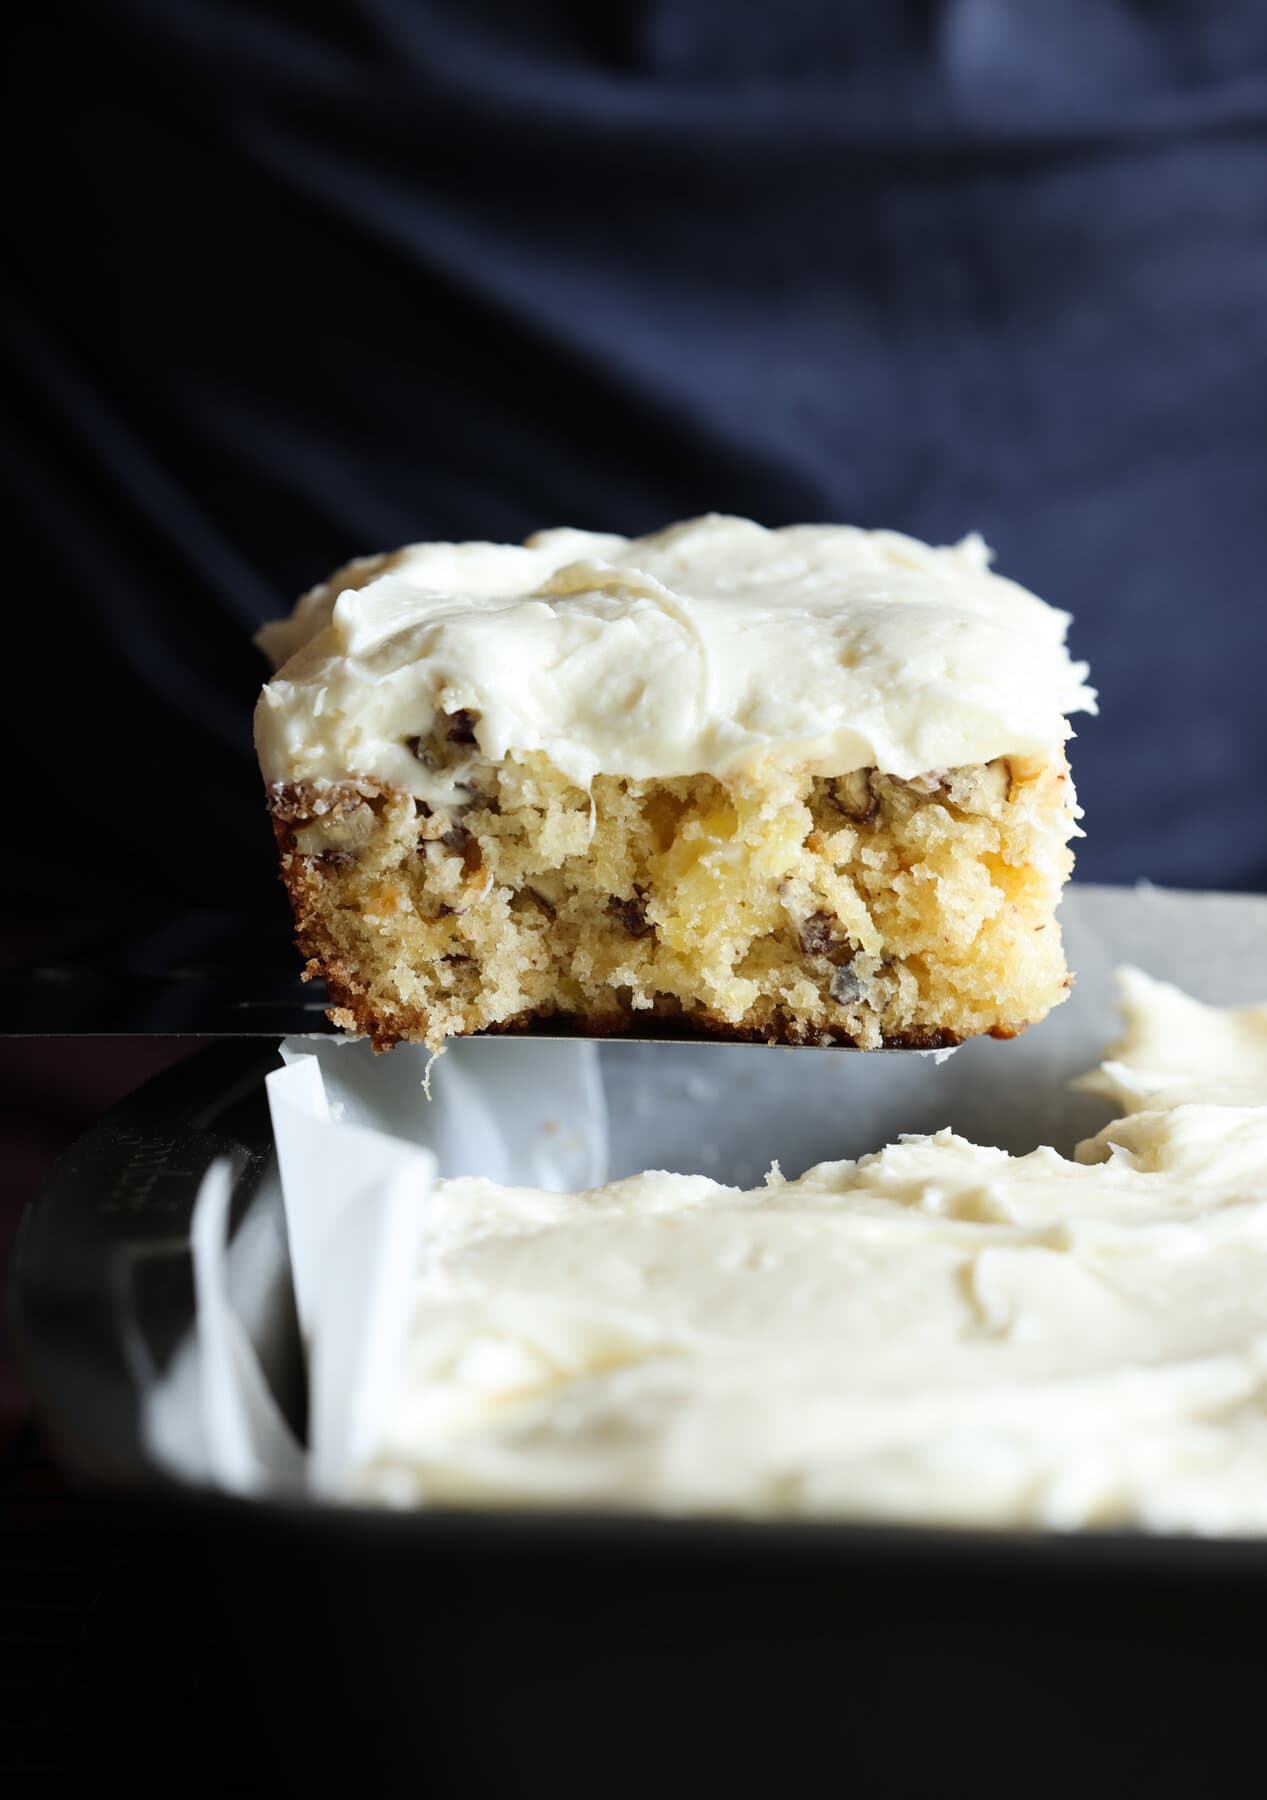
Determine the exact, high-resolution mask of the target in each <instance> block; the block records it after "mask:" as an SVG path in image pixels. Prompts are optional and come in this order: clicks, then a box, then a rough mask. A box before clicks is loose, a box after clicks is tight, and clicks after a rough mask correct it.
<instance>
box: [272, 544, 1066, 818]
mask: <svg viewBox="0 0 1267 1800" xmlns="http://www.w3.org/2000/svg"><path fill="white" fill-rule="evenodd" d="M988 559H989V553H988V551H987V550H986V548H985V546H984V545H983V544H982V542H981V540H980V539H979V538H976V537H969V538H966V539H965V540H964V541H963V542H962V543H961V544H958V545H956V546H954V547H953V548H946V549H933V548H930V547H929V546H928V545H926V544H922V543H919V542H918V541H916V540H915V539H913V538H908V537H903V536H901V535H900V534H898V533H896V532H879V531H877V532H869V531H861V530H857V529H855V528H853V527H851V526H843V525H801V526H791V527H788V528H786V529H784V530H781V531H766V530H764V529H763V528H762V527H761V526H759V525H755V524H752V523H751V522H749V521H748V520H744V519H734V518H723V517H717V516H709V517H705V518H701V519H695V520H691V521H689V522H687V523H685V524H681V525H675V526H671V527H669V528H668V529H667V530H664V531H661V532H657V533H655V534H654V535H653V536H650V537H645V538H638V539H632V540H631V539H625V538H620V537H612V536H603V535H597V534H592V533H587V532H579V531H570V530H568V531H552V532H545V533H542V534H541V535H540V536H538V537H536V538H533V539H530V540H529V542H528V544H526V545H524V546H511V545H495V544H459V545H452V544H432V545H419V546H414V547H413V548H411V549H407V550H403V551H400V552H397V553H396V554H395V555H394V556H391V557H388V558H383V559H378V560H372V561H370V562H368V563H365V564H361V565H353V566H352V568H351V569H350V570H349V571H343V572H342V574H343V580H342V581H340V580H339V579H338V578H335V579H334V580H332V581H331V582H330V583H327V584H326V585H325V586H324V587H322V588H318V589H314V590H313V591H312V593H311V594H309V595H306V596H305V597H304V599H303V600H302V601H301V602H300V603H299V606H298V607H297V608H296V611H295V613H294V615H293V616H292V618H291V619H290V620H289V621H286V622H284V623H282V624H280V625H274V626H270V627H266V628H265V631H264V633H262V634H261V639H262V641H263V642H264V643H265V644H266V646H267V647H269V648H271V650H272V651H273V652H274V653H276V654H287V655H288V657H289V660H288V661H286V662H285V664H284V666H283V667H282V669H281V670H280V672H279V673H278V674H277V675H276V676H275V677H274V679H273V680H272V681H271V682H270V683H269V685H268V686H267V687H266V688H265V689H264V692H263V695H262V696H261V700H260V704H259V707H258V710H257V713H256V741H257V745H258V748H259V754H260V762H261V766H262V768H263V772H264V776H265V779H266V780H267V781H269V782H277V781H299V780H304V781H323V780H341V779H346V778H347V777H348V776H364V777H377V778H378V779H381V780H386V781H389V782H392V783H393V784H395V785H397V786H399V787H401V788H403V789H404V790H405V791H407V792H411V793H414V794H416V795H418V796H419V797H420V798H428V797H429V789H430V787H431V785H432V784H431V782H430V781H429V777H428V774H427V771H426V770H425V769H424V768H423V767H422V765H421V763H420V762H419V760H418V758H417V757H416V756H415V755H414V754H413V753H412V751H411V750H410V749H409V747H408V740H410V739H411V738H418V737H421V736H425V735H426V733H427V732H428V731H429V730H430V729H431V727H432V723H433V721H434V718H435V715H436V714H437V713H452V712H456V711H459V710H467V711H470V712H471V713H473V714H475V715H477V719H478V723H477V725H476V737H477V742H478V747H479V752H480V753H481V754H482V755H483V756H484V757H486V758H488V759H489V760H491V761H501V760H502V759H503V758H505V757H506V756H507V755H509V754H511V753H513V752H529V751H543V752H544V753H545V754H546V755H547V756H549V757H550V759H551V760H552V761H553V762H554V764H555V765H556V766H557V767H558V768H559V769H561V770H562V771H563V773H564V774H566V775H567V776H568V777H569V778H570V779H572V780H573V781H575V782H576V783H577V784H578V785H580V786H582V787H587V786H588V785H589V783H590V782H591V780H592V779H593V777H594V776H595V775H596V774H599V773H606V774H617V775H628V776H631V777H638V778H654V777H671V776H675V775H691V774H700V773H706V774H713V775H717V776H722V777H724V776H727V775H729V774H731V773H733V772H735V771H737V770H739V769H741V768H743V766H744V765H745V764H748V763H751V762H753V761H756V760H759V759H761V758H763V757H767V756H769V757H774V758H777V759H778V760H780V761H786V762H794V763H796V764H801V765H805V766H807V767H808V768H809V769H810V770H811V772H814V773H819V774H841V773H845V772H847V771H848V770H850V769H855V768H865V767H877V768H880V769H883V770H885V771H887V772H888V773H890V774H893V775H897V776H900V777H911V776H914V775H919V774H922V773H924V772H925V771H928V770H931V769H940V768H951V767H956V766H959V765H963V764H969V763H978V762H988V761H989V760H990V759H991V758H993V757H996V756H1004V755H1010V756H1017V757H1022V758H1026V757H1033V758H1036V759H1042V760H1047V759H1050V758H1052V757H1053V756H1055V755H1056V754H1058V752H1059V750H1060V746H1061V745H1062V743H1063V741H1064V739H1065V738H1066V737H1067V736H1068V735H1069V727H1068V724H1067V720H1066V715H1067V714H1068V713H1070V712H1073V711H1077V710H1079V709H1082V710H1088V711H1090V710H1094V695H1093V693H1092V691H1091V690H1090V689H1089V688H1088V687H1087V686H1086V685H1085V677H1086V673H1087V671H1086V667H1085V665H1083V664H1081V663H1074V662H1071V661H1070V659H1069V656H1068V654H1067V652H1066V650H1065V646H1064V637H1065V631H1066V628H1067V626H1068V623H1069V620H1068V616H1067V615H1066V614H1065V613H1062V612H1057V611H1056V610H1055V609H1054V608H1052V607H1050V606H1047V605H1045V604H1044V602H1042V601H1041V600H1039V599H1037V598H1036V597H1035V596H1034V595H1033V594H1030V593H1028V592H1027V591H1026V590H1025V589H1024V588H1021V587H1018V586H1017V585H1016V584H1015V583H1014V582H1010V581H1006V580H1003V579H1002V578H1001V577H999V576H997V575H994V574H992V573H991V572H990V569H989V567H988Z"/></svg>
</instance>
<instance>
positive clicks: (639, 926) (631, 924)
mask: <svg viewBox="0 0 1267 1800" xmlns="http://www.w3.org/2000/svg"><path fill="white" fill-rule="evenodd" d="M607 910H608V912H609V913H610V914H611V915H612V917H613V918H614V919H619V920H620V922H621V924H622V925H623V926H624V928H625V930H626V931H627V932H628V933H629V935H630V937H635V938H641V937H646V935H647V933H648V932H649V931H653V930H654V929H655V927H654V926H653V925H652V923H651V921H650V919H648V917H647V903H646V899H645V897H644V895H643V894H642V892H641V891H640V890H639V889H638V888H635V889H634V891H633V897H632V899H629V900H622V899H621V898H620V896H619V894H613V895H612V896H611V898H610V899H609V900H608V902H607Z"/></svg>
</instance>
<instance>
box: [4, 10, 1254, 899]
mask: <svg viewBox="0 0 1267 1800" xmlns="http://www.w3.org/2000/svg"><path fill="white" fill-rule="evenodd" d="M6 29H11V28H10V27H7V28H6ZM11 48H12V55H11V56H10V58H9V64H8V74H7V77H6V80H7V81H8V82H9V83H11V84H13V89H14V91H13V92H12V93H11V95H10V99H11V102H12V103H13V104H15V105H16V104H17V103H18V102H19V101H21V102H23V103H24V104H25V107H26V109H27V126H26V132H25V135H24V137H23V138H22V140H21V143H20V147H19V149H18V151H17V153H16V157H17V160H16V163H13V162H11V165H10V173H11V175H12V173H13V171H14V168H16V170H17V172H18V174H19V176H20V188H21V191H20V193H19V195H18V198H17V206H18V211H17V217H16V220H15V224H14V235H13V239H12V242H13V243H14V244H16V245H17V246H18V247H19V251H20V254H19V255H18V256H16V257H13V258H11V259H10V260H9V263H8V268H7V272H6V273H5V274H4V276H3V278H2V279H3V312H4V323H5V331H4V350H3V356H4V358H5V361H6V363H7V365H8V366H7V368H6V369H5V371H4V373H5V375H6V377H7V378H8V379H9V380H10V381H11V382H12V383H13V384H14V392H15V394H16V396H17V401H18V404H17V406H16V407H11V408H9V409H7V410H6V413H5V415H4V416H5V421H6V422H5V423H4V425H3V426H2V427H0V453H2V454H3V457H4V462H5V466H6V470H7V478H8V482H9V485H10V488H11V491H15V492H16V495H17V499H18V502H19V505H18V509H17V512H18V517H17V521H16V530H15V532H14V535H13V537H12V539H11V543H12V546H13V552H14V560H13V562H12V563H11V564H10V568H9V572H8V586H9V592H10V601H11V605H13V604H14V603H16V604H17V605H18V606H19V607H20V608H21V609H22V610H21V612H20V613H16V614H14V615H13V616H15V617H18V618H20V619H21V620H22V621H23V623H24V625H25V626H27V627H30V628H31V629H33V632H34V638H35V657H36V660H35V661H34V663H31V664H23V665H21V669H22V671H23V672H25V670H26V669H28V668H29V669H30V671H31V675H32V679H31V681H30V682H29V684H28V683H25V682H20V683H19V684H18V687H19V690H20V691H19V693H18V697H17V714H16V718H15V720H14V721H13V724H14V729H15V730H16V732H17V734H18V735H17V737H16V740H15V741H16V743H17V744H18V745H19V746H20V752H21V758H24V759H25V760H26V762H27V763H28V764H29V767H30V772H31V775H32V777H33V780H32V781H31V782H30V783H29V784H26V783H21V782H19V783H18V786H19V789H20V791H19V793H18V795H17V797H16V800H15V802H14V804H15V805H16V807H17V809H18V813H19V815H21V811H22V808H23V807H26V808H27V810H28V812H29V820H30V828H31V829H32V830H34V831H38V832H41V833H42V834H43V836H44V839H45V841H46V842H47V845H48V850H47V856H46V859H45V861H44V862H43V864H42V872H41V873H40V874H39V875H38V876H36V877H35V878H34V879H35V888H34V889H33V890H32V892H33V893H38V892H39V891H40V885H39V884H40V883H41V882H43V883H44V884H45V887H46V888H47V894H46V896H45V898H44V900H43V901H41V904H44V905H47V906H50V907H53V908H56V906H57V905H58V904H59V903H62V902H65V903H66V904H67V905H68V907H69V906H71V905H73V901H74V897H73V895H70V894H69V892H68V890H67V889H66V887H65V885H64V882H63V876H62V870H63V868H64V867H65V866H66V864H67V858H68V856H69V855H71V854H74V855H76V856H77V857H78V858H79V859H81V860H82V856H83V852H84V849H85V846H87V847H88V848H89V849H90V851H91V853H92V855H93V856H94V857H95V858H96V859H97V861H96V863H95V864H94V865H93V866H95V867H96V868H97V869H98V870H99V871H101V872H103V875H104V877H105V878H106V879H108V880H109V881H111V882H114V883H116V884H117V885H118V888H119V891H120V892H123V891H124V890H125V889H126V888H127V887H128V885H129V883H133V882H135V881H136V879H137V878H138V875H139V878H140V879H141V880H142V881H143V882H146V883H150V884H152V885H151V888H150V891H151V893H157V892H160V891H161V892H163V893H164V894H166V893H167V892H168V891H169V890H170V892H171V893H172V894H174V895H176V896H177V897H179V896H180V895H181V894H182V893H185V892H188V893H193V892H195V891H201V892H202V893H203V894H204V895H205V896H209V897H215V898H221V899H229V900H232V899H234V898H236V897H242V896H245V895H247V893H248V890H251V889H252V888H253V887H256V886H258V884H260V883H263V882H268V881H271V879H272V870H271V851H270V846H269V838H268V833H267V831H266V829H265V827H264V824H263V821H262V814H261V813H260V811H259V795H258V791H257V786H256V781H257V778H256V776H255V773H254V768H253V763H252V758H251V751H250V747H249V724H248V720H249V708H250V705H251V701H252V698H253V693H254V689H255V686H256V684H257V682H258V679H259V677H260V673H261V670H260V665H259V664H258V663H257V661H256V659H255V655H254V653H253V652H252V651H251V649H250V648H249V646H248V644H247V641H246V640H247V634H248V632H249V630H250V628H251V627H252V626H253V625H254V624H255V623H256V622H258V621H259V620H260V619H262V618H264V617H265V616H269V615H272V614H275V613H277V612H278V611H280V610H283V609H284V608H286V607H287V606H288V605H289V603H290V600H291V598H292V597H293V595H294V594H295V592H297V591H298V589H299V588H300V587H302V586H304V585H306V584H307V583H308V582H309V581H311V580H312V579H314V578H316V577H318V576H320V575H321V574H323V573H325V572H326V571H327V569H328V568H330V567H331V566H333V565H334V564H335V563H336V562H338V561H340V560H342V559H343V558H344V557H346V556H348V555H349V554H352V553H355V552H358V551H363V550H368V549H372V548H379V547H382V546H384V545H389V544H394V543H397V542H399V541H402V540H405V539H408V538H420V537H429V536H445V537H462V536H472V535H475V536H493V537H503V536H504V537H517V536H521V535H522V534H523V533H525V532H526V531H529V530H531V529H533V528H534V527H537V526H539V525H544V524H554V523H561V522H569V523H574V524H578V525H587V526H594V527H607V528H619V529H623V530H628V531H639V530H643V529H647V528H650V527H653V526H655V525H658V524H660V523H662V522H664V521H665V520H667V519H669V518H673V517H677V516H681V515H684V514H688V513H692V512H697V511H701V510H704V509H707V508H717V509H722V510H733V511H741V512H746V513H750V514H752V515H754V516H755V517H757V518H758V519H761V520H763V521H765V522H766V523H769V524H779V523H784V522H787V521H792V520H804V519H843V520H850V521H855V522H858V523H863V524H883V525H892V526H896V527H900V528H901V529H903V530H907V531H911V532H915V533H917V534H919V535H920V536H924V537H928V538H931V539H934V540H938V541H943V540H946V539H948V538H953V537H956V536H958V535H960V534H961V533H962V532H964V531H966V530H968V529H969V528H978V529H980V530H981V531H982V532H984V534H985V535H986V537H987V538H988V539H989V540H990V541H991V542H992V543H993V544H994V545H995V546H996V547H997V549H998V552H999V566H1000V567H1001V568H1002V569H1003V570H1004V571H1005V572H1006V573H1008V574H1011V575H1015V576H1016V577H1018V578H1019V579H1020V580H1022V581H1025V582H1027V583H1029V584H1030V585H1032V586H1034V587H1035V588H1036V589H1037V590H1038V591H1039V592H1040V593H1042V594H1044V595H1045V596H1046V597H1048V598H1050V599H1052V600H1053V601H1056V602H1057V603H1059V604H1060V605H1062V606H1065V607H1067V608H1068V609H1069V610H1070V611H1072V612H1074V613H1075V614H1076V616H1077V622H1076V625H1075V629H1074V635H1073V643H1074V647H1075V650H1076V652H1077V653H1078V654H1080V655H1083V656H1086V657H1088V658H1089V659H1090V661H1091V663H1092V665H1093V676H1094V679H1095V680H1096V681H1097V683H1098V685H1099V687H1100V689H1101V694H1102V707H1103V712H1102V717H1101V719H1100V720H1098V721H1087V722H1083V723H1080V724H1079V727H1078V730H1079V741H1078V743H1077V744H1076V745H1075V746H1074V751H1073V754H1074V758H1075V769H1076V774H1077V778H1078V784H1079V787H1080V789H1081V791H1082V794H1083V798H1084V801H1085V804H1086V809H1087V821H1086V824H1087V829H1088V832H1089V838H1088V841H1087V843H1086V844H1085V846H1084V847H1083V849H1082V851H1081V856H1080V864H1079V868H1080V872H1081V873H1082V874H1083V875H1084V876H1091V877H1098V878H1100V879H1109V880H1130V879H1133V878H1135V877H1137V876H1141V875H1143V876H1148V877H1151V878H1153V879H1155V880H1158V881H1164V882H1181V883H1196V884H1201V885H1221V886H1224V887H1267V806H1265V803H1264V794H1265V793H1267V707H1265V705H1264V698H1263V685H1264V677H1265V674H1267V610H1265V605H1264V568H1265V566H1267V426H1265V402H1267V385H1265V384H1267V6H1264V5H1261V4H1259V3H1258V0H1155V3H1154V4H1145V3H1143V0H1136V3H1134V4H1131V3H1128V0H1120V3H1116V4H1115V3H1113V0H1028V3H1026V0H945V3H944V4H939V3H936V0H918V3H917V0H909V3H907V4H899V3H897V0H888V3H887V4H883V5H881V4H876V3H875V0H855V3H852V4H851V3H849V0H779V3H778V4H770V0H752V3H749V4H740V3H739V0H649V3H641V0H637V3H635V0H603V3H602V4H597V3H595V4H591V5H573V6H567V5H564V4H561V3H555V4H551V3H550V0H501V3H494V0H434V3H432V4H422V3H421V0H362V4H359V5H355V4H351V3H350V0H349V3H347V4H335V3H334V0H325V3H319V0H269V3H266V4H244V3H232V0H186V3H182V0H111V4H109V5H108V6H107V5H99V4H83V5H72V4H68V3H67V0H43V4H42V5H41V7H40V8H39V9H38V10H37V11H36V13H35V16H34V17H33V18H28V19H26V20H25V22H24V24H23V26H22V29H21V35H20V36H19V37H18V38H17V40H16V41H15V42H14V43H13V44H12V46H11ZM33 101H35V102H36V103H37V104H35V105H34V106H33V105H32V102H33ZM12 666H17V665H12ZM53 668H55V669H56V681H55V683H53V684H52V685H50V684H49V681H48V675H49V672H50V670H52V669H53ZM10 767H11V768H12V767H13V759H12V757H11V758H10ZM102 771H108V772H110V773H112V774H113V775H114V776H115V777H116V785H115V787H114V788H113V790H112V794H113V798H114V799H115V801H116V802H121V804H115V805H114V806H112V807H111V808H109V809H107V808H106V806H105V804H104V800H103V801H102V803H101V804H100V805H95V804H94V805H93V806H92V807H90V808H88V809H86V810H87V811H89V812H90V813H91V815H92V816H91V817H85V816H83V814H84V810H85V809H83V808H82V804H80V806H79V807H78V808H77V813H76V818H75V829H74V831H73V832H71V833H70V834H69V835H67V833H66V832H65V830H64V822H65V815H64V814H63V813H61V812H59V811H58V810H57V807H56V802H57V801H58V799H59V798H60V797H62V796H64V795H69V794H72V793H77V794H79V796H80V801H81V803H82V788H81V787H80V786H79V784H80V783H81V782H82V779H83V777H84V775H85V774H92V775H93V776H94V777H95V776H96V775H98V774H100V773H101V772H102ZM156 808H158V809H161V810H162V812H163V814H164V815H165V817H166V818H167V820H168V822H169V843H168V847H167V849H166V850H165V851H164V853H163V854H162V855H160V856H157V857H155V856H153V855H152V854H147V853H146V850H145V848H144V847H146V846H150V845H152V842H153V818H154V809H156ZM10 816H11V817H12V813H11V815H10ZM50 824H51V826H52V829H50ZM138 857H144V861H142V862H138V860H137V859H138ZM208 881H209V882H210V883H211V886H210V888H207V887H206V886H205V885H203V884H205V883H207V882H208Z"/></svg>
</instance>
